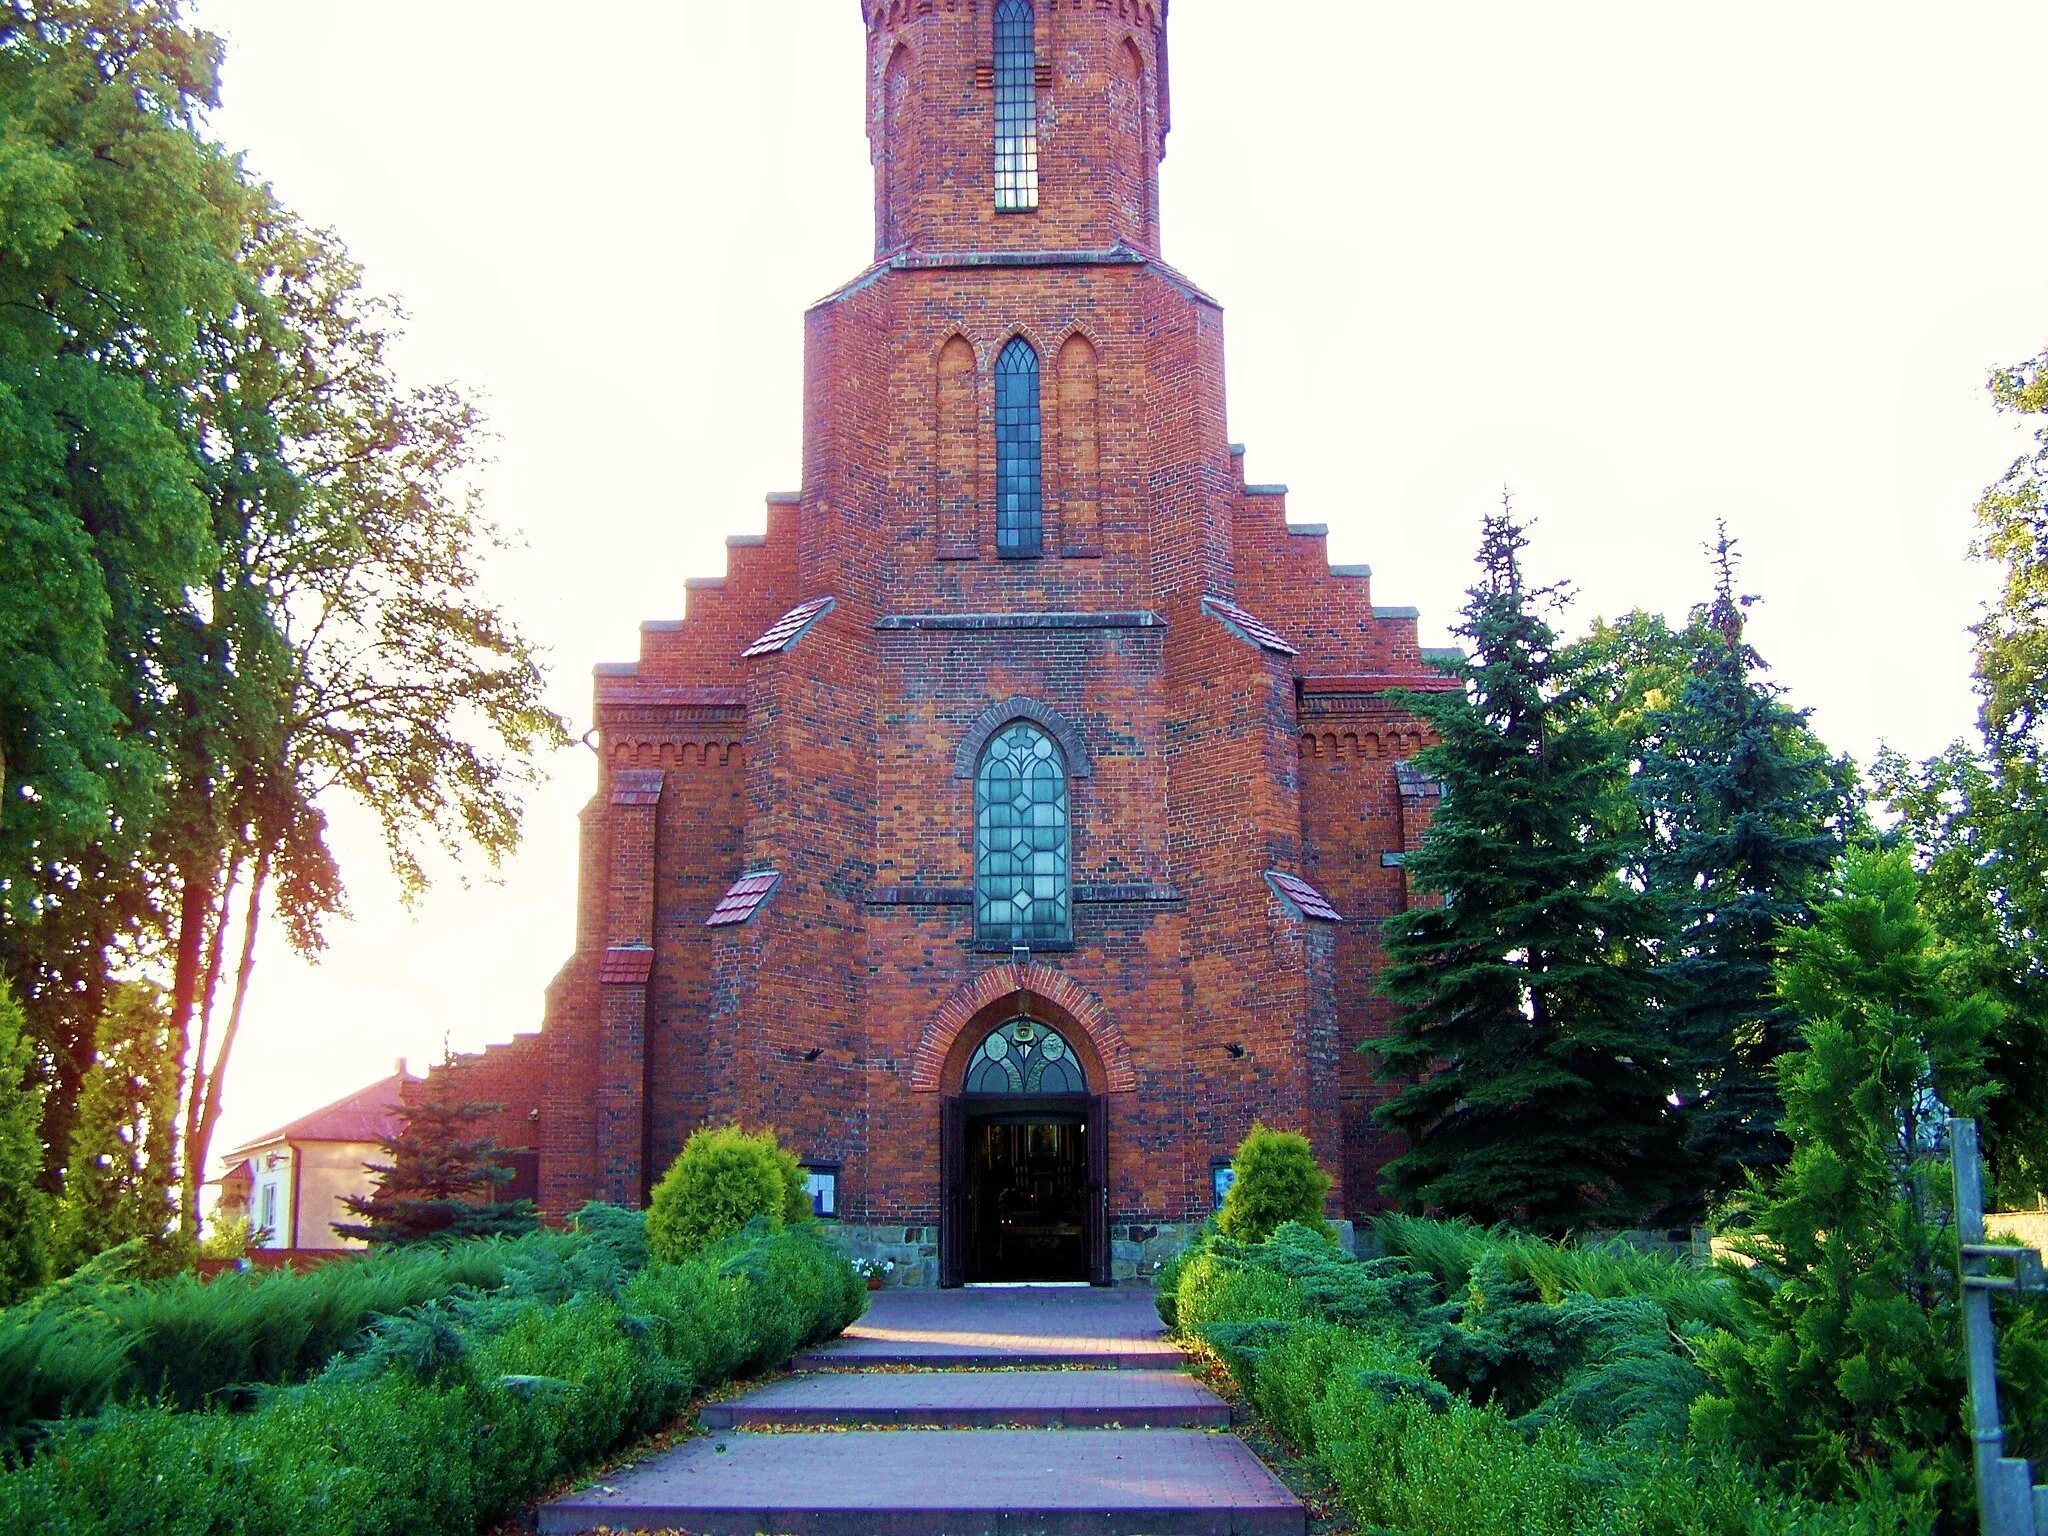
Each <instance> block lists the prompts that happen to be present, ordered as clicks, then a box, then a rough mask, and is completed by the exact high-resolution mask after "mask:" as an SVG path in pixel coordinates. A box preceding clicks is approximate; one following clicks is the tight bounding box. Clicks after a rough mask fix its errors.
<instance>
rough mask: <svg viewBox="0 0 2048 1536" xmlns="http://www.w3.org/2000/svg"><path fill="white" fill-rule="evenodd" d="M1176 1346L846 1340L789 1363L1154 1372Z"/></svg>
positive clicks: (840, 1367)
mask: <svg viewBox="0 0 2048 1536" xmlns="http://www.w3.org/2000/svg"><path fill="white" fill-rule="evenodd" d="M1182 1358H1183V1356H1182V1355H1181V1353H1180V1351H1179V1350H1157V1349H1107V1348H1105V1349H1089V1348H1082V1349H1047V1348H1032V1349H1015V1348H1007V1349H1006V1348H1002V1347H1000V1346H984V1347H975V1346H972V1345H946V1346H932V1345H911V1346H907V1347H899V1348H891V1347H888V1346H886V1345H879V1344H874V1343H871V1342H868V1341H863V1340H848V1341H844V1342H842V1343H839V1344H836V1345H827V1346H826V1347H825V1348H823V1349H808V1350H805V1351H804V1352H803V1353H802V1354H800V1355H797V1356H796V1357H795V1358H794V1359H792V1360H791V1361H790V1362H789V1366H790V1369H791V1370H794V1371H871V1370H930V1371H1016V1370H1031V1369H1033V1368H1036V1369H1039V1370H1086V1371H1156V1370H1159V1369H1160V1368H1162V1367H1167V1368H1171V1367H1172V1366H1175V1365H1178V1364H1179V1363H1180V1362H1181V1360H1182Z"/></svg>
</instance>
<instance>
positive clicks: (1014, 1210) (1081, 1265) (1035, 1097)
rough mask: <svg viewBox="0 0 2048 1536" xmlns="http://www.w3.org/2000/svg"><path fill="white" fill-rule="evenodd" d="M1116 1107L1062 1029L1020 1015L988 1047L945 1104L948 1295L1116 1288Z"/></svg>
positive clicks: (978, 1051) (943, 1259) (980, 1046)
mask: <svg viewBox="0 0 2048 1536" xmlns="http://www.w3.org/2000/svg"><path fill="white" fill-rule="evenodd" d="M1104 1104H1105V1101H1104V1100H1103V1098H1102V1097H1101V1096H1100V1095H1099V1094H1092V1093H1091V1092H1090V1084H1089V1081H1088V1071H1087V1068H1086V1066H1085V1065H1084V1064H1083V1060H1082V1057H1081V1054H1080V1053H1079V1052H1078V1051H1076V1049H1075V1047H1074V1044H1073V1042H1072V1041H1071V1040H1069V1039H1068V1038H1067V1036H1066V1035H1064V1034H1062V1033H1061V1031H1060V1030H1059V1029H1058V1028H1057V1027H1055V1026H1053V1025H1051V1024H1047V1023H1045V1022H1043V1021H1042V1020H1038V1019H1033V1018H1029V1017H1027V1016H1024V1015H1021V1014H1020V1015H1018V1016H1016V1017H1014V1018H1011V1019H1008V1020H1007V1021H1005V1022H1003V1023H1002V1024H999V1025H998V1026H996V1027H995V1028H994V1029H992V1030H989V1031H988V1032H987V1033H986V1034H984V1035H983V1036H982V1037H981V1039H980V1041H979V1042H978V1043H977V1044H976V1046H975V1048H974V1052H973V1054H972V1055H971V1056H970V1057H969V1058H968V1060H967V1063H966V1067H965V1070H964V1072H963V1073H962V1075H961V1077H960V1080H959V1091H958V1092H957V1093H956V1094H953V1095H950V1096H949V1097H948V1098H947V1099H946V1101H945V1116H944V1122H945V1123H944V1137H945V1145H944V1147H943V1148H942V1156H941V1167H942V1173H943V1181H944V1185H945V1208H944V1221H943V1223H942V1226H941V1231H940V1249H939V1252H940V1260H939V1262H940V1266H941V1269H942V1272H943V1273H942V1280H943V1283H945V1284H947V1285H956V1286H957V1285H991V1284H996V1285H1000V1284H1011V1285H1018V1284H1031V1283H1040V1284H1044V1283H1054V1282H1066V1283H1070V1284H1071V1283H1074V1282H1081V1283H1093V1284H1097V1285H1101V1284H1106V1283H1107V1281H1108V1276H1109V1241H1108V1238H1109V1231H1108V1219H1107V1212H1108V1183H1109V1181H1108V1168H1109V1159H1108V1147H1107V1142H1106V1137H1107V1134H1108V1129H1107V1124H1106V1119H1107V1117H1106V1115H1105V1113H1104Z"/></svg>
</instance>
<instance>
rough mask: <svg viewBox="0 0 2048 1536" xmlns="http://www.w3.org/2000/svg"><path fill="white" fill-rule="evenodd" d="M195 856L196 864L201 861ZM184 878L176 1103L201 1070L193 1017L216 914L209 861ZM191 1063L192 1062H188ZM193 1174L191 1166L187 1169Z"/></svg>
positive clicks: (176, 978)
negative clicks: (191, 1076) (191, 1075)
mask: <svg viewBox="0 0 2048 1536" xmlns="http://www.w3.org/2000/svg"><path fill="white" fill-rule="evenodd" d="M197 862H198V861H197V860H196V859H195V860H193V864H194V865H196V864H197ZM178 873H179V876H180V878H181V879H182V881H183V882H184V885H183V889H182V890H180V891H179V893H178V948H177V959H176V962H175V964H174V965H173V967H172V971H171V1041H172V1045H173V1047H174V1048H175V1049H176V1050H177V1052H178V1092H177V1094H176V1096H175V1097H174V1098H173V1099H172V1101H171V1102H172V1103H174V1104H176V1103H183V1102H184V1099H185V1089H186V1081H187V1079H186V1075H185V1074H186V1073H187V1072H188V1071H191V1072H196V1071H198V1070H199V1065H200V1064H199V1063H198V1062H197V1061H194V1060H192V1046H193V1039H192V1017H193V1012H194V1010H195V1008H196V1007H197V1005H198V1001H199V983H200V970H201V968H202V966H203V964H204V962H205V958H206V933H207V929H208V927H209V926H210V923H209V919H210V918H211V917H212V916H213V888H212V882H213V876H214V874H215V869H214V866H213V865H212V863H211V862H210V861H209V862H208V864H207V866H206V867H205V868H204V869H197V868H193V867H190V866H187V865H184V864H181V865H179V866H178ZM188 1063H189V1065H188ZM187 1177H188V1179H189V1177H190V1170H189V1169H188V1170H187Z"/></svg>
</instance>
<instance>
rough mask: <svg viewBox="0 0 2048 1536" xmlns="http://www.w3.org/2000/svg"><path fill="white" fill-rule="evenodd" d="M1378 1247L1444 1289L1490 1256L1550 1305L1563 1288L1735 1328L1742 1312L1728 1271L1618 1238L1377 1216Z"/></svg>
mask: <svg viewBox="0 0 2048 1536" xmlns="http://www.w3.org/2000/svg"><path fill="white" fill-rule="evenodd" d="M1373 1228H1374V1231H1375V1232H1376V1233H1377V1234H1378V1236H1379V1240H1380V1248H1381V1250H1382V1251H1383V1252H1384V1253H1386V1254H1387V1255H1389V1256H1390V1257H1395V1258H1403V1259H1406V1260H1408V1262H1409V1263H1410V1264H1412V1265H1413V1266H1414V1267H1415V1268H1416V1269H1418V1270H1420V1271H1422V1272H1424V1273H1426V1274H1430V1275H1433V1276H1435V1277H1436V1279H1437V1280H1438V1281H1439V1282H1440V1283H1441V1284H1442V1285H1443V1287H1444V1289H1445V1291H1446V1292H1447V1293H1455V1292H1458V1291H1461V1290H1463V1289H1464V1288H1465V1287H1466V1286H1467V1285H1469V1284H1470V1283H1471V1280H1472V1276H1473V1273H1474V1272H1475V1271H1476V1270H1477V1269H1478V1268H1479V1266H1480V1265H1481V1264H1482V1263H1484V1262H1485V1261H1486V1260H1488V1259H1494V1260H1497V1261H1498V1262H1499V1264H1500V1265H1501V1268H1502V1271H1503V1273H1504V1274H1506V1275H1507V1276H1508V1277H1510V1278H1513V1279H1519V1280H1527V1281H1529V1282H1530V1283H1531V1284H1532V1285H1534V1286H1535V1287H1536V1288H1537V1290H1538V1291H1539V1292H1540V1293H1541V1294H1542V1296H1543V1299H1544V1300H1545V1301H1547V1302H1550V1303H1551V1304H1553V1305H1555V1304H1556V1303H1557V1302H1558V1301H1560V1300H1562V1299H1563V1297H1564V1296H1566V1295H1568V1294H1570V1293H1572V1292H1578V1293H1580V1294H1581V1295H1586V1296H1602V1297H1607V1298H1610V1299H1612V1298H1616V1297H1621V1296H1648V1297H1650V1298H1652V1299H1654V1300H1655V1301H1656V1303H1657V1304H1658V1306H1660V1307H1662V1308H1663V1309H1664V1311H1665V1313H1666V1315H1667V1316H1669V1317H1670V1318H1671V1320H1672V1322H1673V1323H1674V1324H1681V1323H1704V1324H1707V1325H1709V1326H1711V1327H1715V1328H1730V1329H1734V1328H1740V1327H1742V1326H1743V1325H1744V1317H1745V1314H1744V1312H1743V1309H1742V1306H1741V1303H1740V1300H1739V1298H1738V1297H1737V1296H1736V1294H1735V1289H1734V1287H1733V1286H1731V1285H1730V1284H1729V1283H1728V1278H1727V1276H1726V1275H1724V1274H1722V1273H1720V1272H1719V1271H1717V1270H1714V1269H1708V1268H1702V1267H1700V1266H1697V1265H1694V1264H1691V1263H1688V1262H1686V1261H1684V1260H1681V1259H1675V1258H1669V1257H1666V1256H1664V1255H1663V1254H1658V1253H1645V1252H1643V1251H1642V1250H1640V1249H1637V1248H1632V1247H1630V1246H1629V1245H1628V1244H1627V1243H1625V1242H1622V1241H1620V1240H1619V1239H1616V1240H1614V1241H1611V1242H1606V1243H1572V1242H1553V1241H1551V1240H1549V1239H1547V1238H1540V1237H1531V1236H1527V1235H1524V1234H1521V1233H1513V1232H1509V1231H1507V1230H1506V1229H1505V1228H1495V1229H1493V1230H1492V1231H1488V1230H1487V1229H1486V1228H1484V1227H1478V1226H1474V1225H1473V1224H1472V1223H1471V1222H1468V1221H1431V1220H1426V1219H1424V1218H1422V1217H1419V1216H1394V1215H1388V1216H1380V1217H1377V1218H1375V1219H1374V1221H1373Z"/></svg>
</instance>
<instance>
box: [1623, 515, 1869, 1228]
mask: <svg viewBox="0 0 2048 1536" xmlns="http://www.w3.org/2000/svg"><path fill="white" fill-rule="evenodd" d="M1713 555H1714V564H1715V571H1716V576H1717V579H1716V584H1715V590H1714V596H1713V599H1712V601H1711V602H1709V603H1707V604H1705V605H1704V606H1703V607H1702V608H1701V609H1700V610H1698V611H1697V612H1696V613H1695V615H1694V622H1693V624H1692V626H1691V628H1690V630H1689V631H1688V633H1689V634H1690V635H1691V636H1693V637H1694V639H1695V644H1696V646H1697V649H1696V651H1695V654H1694V657H1693V665H1692V672H1691V676H1690V678H1689V679H1688V680H1687V681H1686V682H1685V684H1684V686H1683V688H1682V689H1681V690H1680V692H1679V693H1678V697H1677V699H1676V700H1675V701H1674V702H1673V703H1672V704H1671V705H1670V707H1668V708H1667V709H1665V710H1663V711H1662V712H1660V713H1656V714H1653V715H1652V716H1651V717H1650V720H1649V722H1648V724H1649V730H1648V741H1647V744H1646V748H1645V751H1644V754H1643V765H1642V772H1641V776H1640V778H1639V780H1638V793H1639V795H1640V797H1641V799H1642V801H1643V803H1644V804H1645V805H1646V807H1647V808H1648V812H1649V819H1650V821H1651V823H1652V825H1653V828H1654V831H1653V836H1652V839H1651V845H1650V857H1649V860H1648V869H1649V882H1650V888H1651V890H1652V892H1653V893H1654V894H1655V895H1657V896H1658V897H1659V898H1660V900H1661V901H1662V902H1663V903H1664V905H1665V906H1666V908H1667V910H1668V911H1669V913H1670V917H1671V922H1672V927H1673V934H1672V937H1671V938H1670V940H1669V941H1668V942H1667V943H1666V945H1665V946H1664V948H1663V951H1662V958H1661V963H1660V965H1659V972H1658V976H1659V984H1660V991H1661V992H1662V994H1663V996H1664V999H1665V1001H1666V1004H1667V1006H1668V1009H1669V1031H1670V1040H1671V1045H1672V1050H1673V1054H1674V1058H1675V1060H1676V1062H1677V1063H1678V1065H1679V1066H1680V1068H1681V1069H1682V1072H1683V1079H1682V1087H1681V1094H1682V1097H1683V1101H1684V1108H1683V1111H1682V1118H1683V1122H1684V1127H1685V1141H1686V1151H1687V1155H1688V1161H1689V1163H1690V1165H1691V1171H1690V1174H1689V1180H1690V1181H1691V1182H1692V1184H1693V1185H1694V1186H1695V1189H1696V1192H1697V1193H1696V1195H1695V1197H1694V1199H1693V1200H1692V1201H1689V1202H1687V1203H1688V1204H1690V1205H1691V1206H1692V1207H1693V1209H1694V1210H1697V1209H1698V1208H1699V1207H1700V1206H1702V1205H1704V1204H1706V1203H1708V1202H1711V1201H1712V1200H1713V1199H1714V1198H1715V1197H1717V1196H1720V1195H1724V1194H1726V1193H1728V1192H1729V1191H1731V1190H1733V1189H1735V1188H1737V1187H1738V1186H1739V1185H1740V1184H1741V1182H1742V1177H1743V1171H1744V1170H1745V1169H1749V1168H1768V1167H1774V1166H1776V1165H1778V1164H1780V1163H1782V1162H1783V1161H1784V1160H1785V1157H1786V1155H1787V1147H1786V1143H1785V1139H1784V1135H1783V1133H1782V1131H1781V1129H1780V1121H1781V1119H1782V1109H1781V1106H1780V1103H1779V1097H1778V1091H1777V1088H1776V1086H1775V1083H1774V1081H1773V1074H1774V1070H1775V1066H1776V1063H1777V1060H1778V1058H1779V1057H1780V1056H1782V1055H1783V1054H1784V1053H1785V1051H1786V1050H1788V1049H1789V1048H1790V1047H1791V1046H1792V1045H1793V1044H1794V1042H1795V1040H1796V1037H1797V1018H1796V1015H1794V1013H1793V1012H1792V1010H1791V1008H1790V1007H1789V1006H1787V1005H1786V1004H1785V1003H1784V1002H1783V1001H1782V1000H1780V998H1779V997H1778V995H1777V990H1776V987H1775V984H1774V982H1773V979H1772V974H1771V967H1772V964H1773V962H1774V961H1775V959H1776V958H1777V954H1778V947H1779V934H1780V932H1781V930H1783V929H1785V928H1787V927H1800V926H1803V925H1804V924H1805V923H1806V922H1807V921H1808V919H1809V918H1810V917H1811V915H1812V902H1813V900H1814V899H1815V897H1816V896H1817V895H1818V894H1819V893H1820V891H1821V889H1822V887H1823V885H1824V883H1825V881H1826V878H1827V875H1828V871H1829V870H1830V869H1831V868H1832V866H1833V864H1834V862H1835V860H1836V859H1837V858H1838V857H1839V856H1840V854H1841V852H1842V848H1843V846H1844V839H1845V837H1846V835H1847V833H1848V831H1849V829H1850V827H1851V825H1852V822H1853V821H1854V819H1855V817H1856V816H1857V814H1858V804H1857V799H1856V791H1855V788H1854V785H1855V776H1854V770H1853V769H1852V768H1851V767H1850V766H1849V765H1848V764H1847V763H1846V762H1842V761H1838V760H1834V759H1831V758H1829V756H1828V755H1827V752H1826V750H1825V748H1823V747H1822V746H1821V745H1820V743H1819V742H1818V741H1817V740H1816V739H1815V738H1814V736H1813V734H1812V732H1811V731H1810V730H1809V729H1808V727H1807V724H1806V717H1805V715H1804V714H1803V713H1802V712H1800V711H1797V710H1794V709H1791V708H1789V707H1788V706H1787V705H1786V704H1785V703H1784V700H1783V698H1782V696H1781V690H1780V689H1779V688H1778V687H1777V686H1776V685H1775V684H1773V683H1772V682H1770V681H1769V680H1768V679H1767V678H1766V677H1765V675H1764V674H1765V671H1766V668H1765V663H1764V661H1763V658H1762V657H1760V656H1759V655H1758V654H1757V653H1756V651H1755V649H1754V648H1753V647H1752V646H1751V645H1750V644H1749V642H1748V640H1747V638H1746V637H1745V634H1744V618H1745V614H1744V610H1745V609H1746V608H1747V606H1748V605H1749V604H1750V603H1751V602H1752V601H1753V599H1751V598H1748V597H1738V596H1737V595H1736V591H1735V564H1736V556H1735V541H1734V540H1733V539H1732V538H1730V537H1729V535H1728V530H1727V529H1726V528H1725V527H1723V528H1722V529H1721V530H1720V534H1719V538H1718V540H1717V541H1716V543H1715V545H1714V549H1713Z"/></svg>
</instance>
